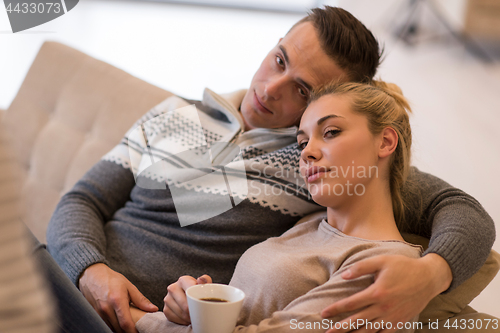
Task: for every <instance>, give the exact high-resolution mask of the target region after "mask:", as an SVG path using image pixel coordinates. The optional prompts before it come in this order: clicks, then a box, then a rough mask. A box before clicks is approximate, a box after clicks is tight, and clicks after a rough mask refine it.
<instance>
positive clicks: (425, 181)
mask: <svg viewBox="0 0 500 333" xmlns="http://www.w3.org/2000/svg"><path fill="white" fill-rule="evenodd" d="M403 196H404V198H405V199H406V201H407V202H408V207H407V209H406V211H405V220H406V224H405V225H404V226H403V228H402V229H403V230H402V231H406V232H410V233H414V234H418V235H421V236H424V237H426V238H430V242H429V248H428V249H427V250H426V251H425V252H424V255H425V254H428V253H436V254H439V255H440V256H441V257H443V258H444V259H445V260H446V261H447V262H448V264H449V265H450V268H451V271H452V274H453V281H452V284H451V286H450V288H449V289H448V290H447V292H449V291H451V290H453V289H455V288H456V287H457V286H459V285H460V284H462V283H463V282H464V281H465V280H467V279H468V278H470V277H471V276H472V275H473V274H474V273H476V272H477V271H478V270H479V268H481V266H482V265H483V264H484V262H485V261H486V258H487V257H488V255H489V253H490V251H491V247H492V246H493V243H494V241H495V224H494V222H493V220H492V219H491V217H490V216H489V215H488V213H486V211H485V210H484V208H483V207H482V206H481V204H479V202H478V201H477V200H475V199H474V198H473V197H472V196H470V195H468V194H467V193H465V192H463V191H461V190H459V189H457V188H455V187H453V186H451V185H449V184H448V183H446V182H445V181H443V180H441V179H439V178H437V177H435V176H432V175H430V174H427V173H424V172H422V171H420V170H418V169H417V168H415V167H413V168H412V170H411V173H410V177H409V179H408V182H407V185H406V186H405V188H404V189H403ZM471 249H474V251H471Z"/></svg>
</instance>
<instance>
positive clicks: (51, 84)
mask: <svg viewBox="0 0 500 333" xmlns="http://www.w3.org/2000/svg"><path fill="white" fill-rule="evenodd" d="M171 95H172V94H171V93H169V92H167V91H165V90H162V89H160V88H157V87H155V86H152V85H150V84H148V83H146V82H144V81H142V80H139V79H137V78H135V77H133V76H131V75H129V74H127V73H125V72H123V71H122V70H119V69H117V68H115V67H113V66H110V65H109V64H106V63H104V62H102V61H99V60H96V59H94V58H92V57H89V56H87V55H85V54H83V53H81V52H79V51H76V50H74V49H72V48H70V47H67V46H65V45H62V44H59V43H55V42H46V43H45V44H44V45H43V46H42V48H41V49H40V52H39V54H38V56H37V57H36V59H35V61H34V62H33V65H32V66H31V68H30V70H29V72H28V74H27V76H26V78H25V80H24V82H23V84H22V86H21V88H20V89H19V92H18V94H17V96H16V98H15V99H14V101H13V102H12V104H11V105H10V107H9V109H8V110H7V112H6V114H5V115H4V117H3V122H4V124H5V125H6V126H7V127H8V129H9V131H10V132H11V134H12V135H13V137H15V140H14V141H13V143H12V144H13V148H14V149H15V151H16V155H17V158H18V161H19V165H18V166H17V167H16V172H17V174H18V176H19V177H21V178H23V184H24V186H23V188H22V194H23V199H24V200H23V206H24V213H25V216H26V218H25V219H26V221H25V222H26V224H27V225H28V226H29V227H30V228H31V229H32V231H33V233H34V234H35V236H37V237H38V238H39V239H40V241H42V242H44V241H45V231H46V228H47V224H48V221H49V219H50V216H51V215H52V212H53V211H54V208H55V206H56V204H57V202H58V201H59V199H60V197H61V195H62V194H63V193H64V192H66V191H67V190H68V189H70V188H71V187H72V186H73V184H74V183H75V182H76V181H77V180H78V179H79V178H80V177H81V176H82V175H83V174H84V173H85V172H86V171H87V170H88V169H89V168H90V167H91V166H92V165H93V164H95V163H96V162H97V161H98V160H99V158H100V157H101V156H103V155H104V154H105V153H106V152H108V151H109V150H110V149H111V148H112V147H114V146H115V145H116V144H117V143H118V142H119V141H120V139H121V138H122V137H123V135H124V133H125V132H126V131H127V130H128V129H129V128H130V127H131V126H132V125H133V123H134V122H135V121H136V120H137V119H138V118H139V117H140V116H141V115H143V114H144V113H145V112H147V111H148V110H149V109H150V108H151V107H153V106H154V105H156V104H158V103H159V102H161V101H162V100H164V99H165V98H167V97H169V96H171ZM0 167H12V165H10V164H9V165H5V166H0ZM0 171H1V170H0ZM2 193H3V191H2ZM7 199H8V198H5V199H4V198H2V197H0V207H1V206H2V205H3V204H2V203H3V202H4V200H7ZM3 208H5V207H3ZM5 209H6V211H8V208H5ZM3 212H4V210H3V209H2V213H3Z"/></svg>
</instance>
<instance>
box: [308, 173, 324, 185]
mask: <svg viewBox="0 0 500 333" xmlns="http://www.w3.org/2000/svg"><path fill="white" fill-rule="evenodd" d="M325 173H326V171H318V172H316V173H313V174H312V175H310V176H309V177H307V182H308V183H312V182H314V181H315V180H317V179H318V178H320V177H321V176H323V175H324V174H325Z"/></svg>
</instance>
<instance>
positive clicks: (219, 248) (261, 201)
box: [47, 90, 495, 308]
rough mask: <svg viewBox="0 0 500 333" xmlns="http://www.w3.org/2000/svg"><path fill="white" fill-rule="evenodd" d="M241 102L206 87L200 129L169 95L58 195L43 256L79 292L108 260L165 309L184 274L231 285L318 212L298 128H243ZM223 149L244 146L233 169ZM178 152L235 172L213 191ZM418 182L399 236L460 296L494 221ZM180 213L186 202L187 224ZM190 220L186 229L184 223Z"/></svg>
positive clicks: (462, 199)
mask: <svg viewBox="0 0 500 333" xmlns="http://www.w3.org/2000/svg"><path fill="white" fill-rule="evenodd" d="M243 96H244V91H240V92H237V93H234V94H232V95H227V96H220V95H217V94H215V93H213V92H211V91H209V90H207V91H206V92H205V94H204V99H203V103H197V104H196V107H197V108H198V109H199V114H200V121H199V122H197V121H194V120H193V119H191V118H189V117H188V116H185V115H184V114H183V113H180V112H177V110H179V108H182V107H185V106H188V105H189V104H190V103H188V102H187V101H185V100H182V99H180V98H178V97H171V98H169V99H167V100H166V101H165V102H163V103H161V104H160V105H159V106H158V107H156V108H154V109H152V110H151V111H150V112H148V114H146V115H145V116H144V117H143V118H142V119H141V120H139V121H138V123H136V125H134V127H133V128H132V129H131V130H130V131H129V132H128V134H127V136H126V138H124V140H123V141H122V142H121V143H120V144H119V145H118V146H117V147H116V148H115V149H113V150H112V151H111V152H110V153H109V154H107V155H106V156H105V157H103V159H102V160H101V161H99V162H98V163H97V164H96V165H95V166H94V167H93V168H92V169H90V170H89V171H88V172H87V173H86V174H85V176H84V177H83V178H82V179H81V180H80V181H79V182H78V183H77V184H76V185H75V186H74V187H73V189H72V190H71V191H69V192H68V193H66V194H65V195H64V196H63V198H62V199H61V201H60V202H59V204H58V206H57V208H56V210H55V212H54V215H53V216H52V219H51V221H50V223H49V227H48V231H47V241H48V249H49V251H50V253H51V254H52V255H53V256H54V258H55V260H56V261H57V262H58V263H59V265H60V266H61V267H62V269H63V270H64V271H65V272H66V274H67V275H68V276H69V277H70V278H71V280H72V281H73V282H74V283H75V284H76V285H78V279H79V277H80V275H81V274H82V273H83V271H84V270H85V269H86V268H87V267H88V266H90V265H92V264H95V263H105V264H107V265H108V266H109V267H110V268H112V269H113V270H115V271H117V272H120V273H122V274H123V275H124V276H125V277H127V278H128V279H129V280H130V281H131V282H132V283H133V284H134V285H136V286H137V287H138V288H139V290H140V291H141V292H142V293H143V294H144V295H145V296H146V297H147V298H148V299H150V300H151V301H152V302H153V303H154V304H156V305H157V306H159V307H160V308H161V307H162V306H163V297H164V296H165V294H166V291H167V286H168V285H169V284H170V283H172V282H174V281H176V280H177V279H178V277H179V276H181V275H191V276H200V275H202V274H209V275H211V276H212V277H213V279H214V282H218V283H228V282H229V281H230V279H231V276H232V274H233V271H234V268H235V265H236V263H237V261H238V259H239V257H240V256H241V255H242V254H243V252H244V251H245V250H246V249H248V248H249V247H251V246H252V245H254V244H257V243H259V242H262V241H264V240H266V239H267V238H269V237H273V236H278V235H281V234H282V233H283V232H285V231H286V230H288V229H289V228H291V227H292V226H293V225H294V224H295V223H296V222H297V220H298V219H299V218H300V217H301V216H303V215H306V214H308V213H312V212H314V211H316V210H319V209H321V207H319V206H317V205H315V204H314V202H313V201H312V200H311V198H310V197H309V196H308V195H307V193H306V192H307V191H305V190H304V188H303V185H304V184H303V181H302V179H300V175H299V172H298V160H299V151H298V150H297V145H296V143H294V142H295V128H290V129H281V130H272V129H255V130H251V131H248V132H244V133H243V131H242V128H243V122H242V119H241V116H240V114H239V112H238V108H239V105H240V103H241V100H242V98H243ZM162 117H164V118H162ZM161 119H163V120H164V122H162V121H158V120H161ZM143 124H144V125H145V126H144V128H142V130H143V133H144V135H145V137H147V138H149V139H150V142H158V145H156V146H155V147H150V146H149V145H148V142H142V141H141V140H139V139H138V138H139V137H138V136H134V134H133V133H136V134H137V133H140V132H137V128H138V127H137V126H140V125H143ZM193 128H198V130H196V131H193ZM200 128H201V132H202V133H203V135H202V137H203V138H204V140H201V139H200V135H199V133H200V130H199V129H200ZM134 131H135V132H134ZM169 133H170V134H169ZM171 133H174V134H171ZM135 139H137V140H135ZM165 140H167V141H166V142H167V144H163V145H162V142H163V143H165ZM169 140H170V141H169ZM200 140H201V141H204V142H205V145H204V146H203V145H202V144H201V143H200ZM139 141H141V142H139ZM228 143H230V144H233V145H237V146H239V147H240V149H241V151H240V153H239V154H238V155H237V157H236V158H235V159H234V161H232V162H230V163H227V162H228V160H227V157H228V156H232V155H231V152H229V153H228V151H229V150H230V148H231V147H230V146H231V145H230V144H228ZM177 145H185V146H184V148H186V149H191V151H194V152H195V153H199V154H201V155H203V156H205V155H206V156H208V157H207V158H209V159H210V162H211V163H212V164H211V165H212V167H211V172H212V174H215V173H216V172H218V170H221V168H220V166H221V165H225V166H226V167H227V168H226V169H228V170H230V171H231V172H232V173H231V172H229V171H228V175H229V176H227V175H226V176H225V177H216V178H214V179H215V180H214V181H213V182H211V183H210V184H208V185H207V184H206V183H205V184H201V185H200V184H197V183H196V179H195V178H196V176H193V175H195V174H196V172H198V171H200V170H201V169H203V168H201V167H196V166H195V167H193V166H189V167H186V166H185V165H180V164H182V163H178V161H179V155H175V153H176V152H178V148H179V147H178V146H177ZM200 145H201V146H200ZM158 147H160V148H158ZM196 147H201V149H198V148H196ZM179 149H180V148H179ZM197 149H198V150H197ZM208 150H211V154H209V153H207V151H208ZM127 152H128V153H127ZM127 154H128V155H127ZM204 154H205V155H204ZM207 154H208V155H207ZM154 160H161V161H162V162H165V163H164V164H165V165H167V166H166V167H167V168H173V166H174V165H175V167H176V168H183V169H186V168H188V172H187V178H188V181H184V180H185V179H184V178H182V177H184V176H182V177H181V178H182V181H180V180H179V179H180V178H175V177H171V178H169V177H168V176H165V177H164V175H162V174H161V172H160V171H159V170H155V169H154V167H153V166H151V163H152V162H153V161H154ZM183 162H185V161H183ZM148 163H149V164H148ZM231 163H232V164H231ZM241 163H243V164H244V166H245V168H243V170H245V169H246V174H245V176H246V180H247V181H246V182H245V184H247V183H248V188H247V190H248V194H247V195H245V193H244V191H242V190H241V189H240V188H231V189H230V190H229V188H228V187H227V184H228V182H227V180H228V179H229V180H230V179H232V178H229V177H233V178H238V177H240V178H241V170H242V168H241V165H242V164H241ZM156 165H159V164H156ZM209 169H210V168H209ZM169 170H170V171H172V170H173V169H169ZM173 171H176V170H173ZM209 171H210V170H209ZM226 171H227V170H226ZM174 173H175V172H174ZM205 174H206V173H205ZM217 179H218V181H217ZM411 179H412V180H413V181H414V182H415V183H416V184H417V186H416V187H415V188H408V189H406V190H405V191H404V192H405V195H407V196H409V197H410V202H412V203H413V205H412V206H411V207H409V208H408V211H407V212H406V220H407V221H406V222H407V223H406V227H404V228H403V230H402V231H404V232H410V233H415V234H419V235H421V236H424V237H428V238H430V245H429V249H428V250H427V253H430V252H433V253H438V254H439V255H441V256H442V257H443V258H445V259H446V260H447V262H448V263H449V265H450V267H451V269H452V273H453V283H452V286H451V288H450V289H453V288H455V287H456V286H457V285H459V284H461V283H462V282H464V281H465V280H466V279H467V278H469V277H470V276H471V275H472V274H474V273H475V272H476V271H477V270H478V269H479V268H480V267H481V265H482V264H483V263H484V261H485V260H486V257H487V256H488V254H489V251H490V249H491V246H492V245H493V242H494V239H495V227H494V224H493V221H492V220H491V218H490V217H489V216H488V214H487V213H486V212H485V211H484V209H483V208H482V207H481V205H480V204H479V203H478V202H477V201H476V200H475V199H473V198H472V197H471V196H469V195H467V194H466V193H464V192H462V191H460V190H458V189H456V188H453V187H452V186H450V185H448V184H447V183H445V182H444V181H442V180H440V179H438V178H436V177H433V176H431V175H429V174H425V173H422V172H420V171H418V170H417V169H416V168H414V169H413V170H412V175H411ZM217 182H218V183H217ZM229 183H230V185H231V184H235V183H234V182H229ZM238 184H240V185H241V182H240V183H238ZM236 187H237V186H236ZM276 189H278V191H276ZM173 193H175V195H173ZM278 193H279V194H278ZM222 197H224V198H228V197H230V199H231V201H230V203H229V205H232V206H233V208H232V209H228V210H227V211H224V212H222V213H220V214H218V215H213V217H210V218H207V219H204V217H203V214H204V213H205V212H206V211H208V210H210V209H212V208H213V206H214V205H215V204H217V203H220V202H222V201H221V200H222V199H221V198H222ZM176 207H183V208H182V210H183V212H182V213H183V216H182V219H181V218H180V216H178V212H177V210H176ZM190 207H191V208H190ZM190 213H191V214H190ZM179 215H180V214H179ZM190 215H191V217H194V220H195V222H197V220H196V219H197V218H198V217H200V216H201V219H198V220H200V221H201V222H198V223H194V222H192V221H191V222H189V221H188V222H185V221H186V218H188V219H189V218H190ZM203 219H204V220H203ZM183 221H184V222H185V223H184V224H183V225H186V226H184V227H181V225H180V224H181V223H183ZM471 248H474V249H475V251H470V249H471Z"/></svg>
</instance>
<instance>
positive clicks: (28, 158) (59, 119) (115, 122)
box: [0, 42, 500, 332]
mask: <svg viewBox="0 0 500 333" xmlns="http://www.w3.org/2000/svg"><path fill="white" fill-rule="evenodd" d="M171 95H172V94H171V93H169V92H167V91H165V90H162V89H160V88H158V87H155V86H152V85H150V84H148V83H146V82H144V81H141V80H139V79H137V78H135V77H133V76H131V75H129V74H127V73H125V72H123V71H121V70H119V69H117V68H115V67H113V66H111V65H109V64H106V63H104V62H102V61H99V60H96V59H94V58H92V57H89V56H87V55H85V54H83V53H81V52H79V51H76V50H74V49H72V48H70V47H68V46H65V45H62V44H59V43H55V42H46V43H45V44H44V45H43V46H42V48H41V49H40V52H39V54H38V56H37V57H36V59H35V61H34V62H33V65H32V66H31V68H30V70H29V72H28V74H27V76H26V78H25V80H24V82H23V84H22V86H21V88H20V89H19V92H18V94H17V96H16V98H15V99H14V101H13V102H12V104H11V105H10V107H9V109H8V110H7V111H6V112H4V111H2V112H0V122H1V124H0V125H3V126H4V127H6V128H7V130H8V131H9V132H10V133H11V135H12V136H13V137H14V138H15V140H13V141H12V142H10V143H7V142H5V141H6V135H5V132H4V131H0V219H9V218H13V217H14V213H15V209H14V207H15V204H16V203H17V202H18V201H19V199H22V200H21V201H22V202H23V204H22V209H23V213H24V215H25V222H26V224H27V225H28V226H29V227H30V228H31V230H32V231H33V233H34V234H35V236H37V237H38V238H39V239H40V241H42V242H45V231H46V228H47V223H48V221H49V219H50V216H51V215H52V212H53V211H54V208H55V206H56V205H57V202H58V201H59V199H60V197H61V195H62V194H63V193H65V192H66V191H67V190H68V189H70V188H71V187H72V186H73V184H74V183H75V182H76V181H77V180H78V179H79V178H80V177H81V176H82V175H83V174H84V173H85V172H86V171H87V170H88V169H89V168H90V167H91V166H92V165H93V164H94V163H96V162H97V161H98V160H99V158H100V157H101V156H102V155H104V154H105V153H106V152H108V151H109V150H110V149H111V148H113V147H114V146H115V145H116V144H117V143H118V142H119V141H120V140H121V138H122V136H123V135H124V133H125V132H126V131H127V130H128V129H129V128H130V127H131V126H132V124H133V123H134V122H135V121H136V120H137V119H138V118H139V117H140V116H141V115H143V114H144V113H145V112H147V111H148V110H149V109H150V108H151V107H153V106H154V105H156V104H158V103H159V102H161V101H162V100H164V99H165V98H167V97H169V96H171ZM0 127H1V126H0ZM12 150H14V151H15V154H13V153H12ZM7 171H9V172H7ZM7 174H10V176H8V177H7V176H6V175H7ZM2 177H3V178H2ZM14 181H19V182H21V183H22V184H23V186H22V188H21V189H20V188H19V187H18V186H15V185H14ZM307 218H310V216H309V217H307ZM307 218H306V219H307ZM499 262H500V260H499V256H498V254H497V253H495V252H492V255H491V256H490V258H489V261H488V264H487V265H485V267H483V269H482V270H481V271H480V272H478V273H477V274H476V275H475V276H474V277H472V278H471V279H470V280H469V281H467V282H466V283H465V284H464V287H463V289H465V290H464V292H463V293H460V292H459V290H458V288H457V290H458V292H457V293H456V294H455V295H454V294H452V293H450V294H448V295H451V296H453V297H454V298H453V299H452V300H451V301H449V300H447V299H446V298H445V299H439V300H435V303H433V304H434V305H435V306H436V307H435V309H434V310H432V309H431V310H432V311H430V310H429V308H426V310H425V311H424V315H425V316H426V317H427V318H436V319H443V318H448V317H450V316H453V315H455V314H458V316H465V317H467V318H480V317H481V316H487V315H485V314H477V313H474V310H472V309H470V308H468V307H466V304H468V303H469V302H470V300H472V298H474V297H475V296H476V295H477V294H479V292H480V291H481V290H482V289H483V288H484V287H485V286H486V285H487V284H488V283H489V281H491V279H492V278H493V276H494V275H495V274H496V272H497V271H498V267H499ZM440 297H441V296H440ZM433 302H434V301H433ZM431 306H432V304H431ZM464 307H466V308H465V309H464ZM428 310H429V311H428ZM426 311H427V312H426ZM465 317H464V318H465ZM453 318H460V317H457V316H455V317H453ZM424 330H425V328H424ZM432 331H433V332H440V331H443V332H445V331H446V332H447V331H448V330H446V329H441V330H437V331H436V330H432ZM481 332H485V331H484V330H482V331H481Z"/></svg>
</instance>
